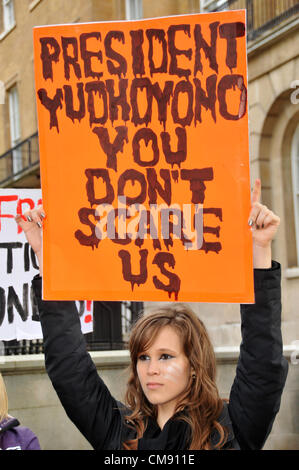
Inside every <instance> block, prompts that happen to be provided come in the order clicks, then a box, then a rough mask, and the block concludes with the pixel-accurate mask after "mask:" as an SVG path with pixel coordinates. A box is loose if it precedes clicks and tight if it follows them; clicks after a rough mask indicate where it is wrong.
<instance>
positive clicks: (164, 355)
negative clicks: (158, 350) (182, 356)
mask: <svg viewBox="0 0 299 470" xmlns="http://www.w3.org/2000/svg"><path fill="white" fill-rule="evenodd" d="M172 358H173V356H171V355H170V354H162V356H161V358H160V359H162V360H163V361H165V360H167V359H172Z"/></svg>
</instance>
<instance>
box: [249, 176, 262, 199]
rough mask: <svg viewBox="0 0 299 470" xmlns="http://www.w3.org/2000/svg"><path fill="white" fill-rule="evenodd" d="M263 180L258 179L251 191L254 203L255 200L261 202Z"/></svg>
mask: <svg viewBox="0 0 299 470" xmlns="http://www.w3.org/2000/svg"><path fill="white" fill-rule="evenodd" d="M261 186H262V184H261V180H260V179H256V180H255V183H254V187H253V190H252V193H251V203H252V204H254V203H255V202H259V200H260V197H261Z"/></svg>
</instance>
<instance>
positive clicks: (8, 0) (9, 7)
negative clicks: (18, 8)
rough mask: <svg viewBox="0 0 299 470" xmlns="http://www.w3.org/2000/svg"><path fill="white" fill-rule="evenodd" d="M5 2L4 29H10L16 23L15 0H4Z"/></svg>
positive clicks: (3, 2)
mask: <svg viewBox="0 0 299 470" xmlns="http://www.w3.org/2000/svg"><path fill="white" fill-rule="evenodd" d="M2 4H3V29H4V32H6V31H9V30H10V29H12V28H13V27H14V25H15V15H14V7H13V0H2Z"/></svg>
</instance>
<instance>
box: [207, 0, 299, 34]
mask: <svg viewBox="0 0 299 470" xmlns="http://www.w3.org/2000/svg"><path fill="white" fill-rule="evenodd" d="M242 9H246V10H247V34H248V35H247V39H248V40H249V41H252V40H254V39H256V38H257V37H258V36H260V35H261V34H263V33H264V32H266V31H267V30H270V29H272V28H274V27H275V26H278V25H279V24H280V23H282V22H283V21H285V20H287V19H289V18H291V17H293V16H296V15H298V14H299V2H298V0H227V1H225V2H221V1H219V0H211V1H210V2H209V1H207V2H205V11H211V12H212V11H224V10H242Z"/></svg>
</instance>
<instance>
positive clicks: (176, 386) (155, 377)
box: [137, 326, 191, 409]
mask: <svg viewBox="0 0 299 470" xmlns="http://www.w3.org/2000/svg"><path fill="white" fill-rule="evenodd" d="M190 370H191V368H190V363H189V360H188V358H187V357H186V356H185V353H184V351H183V347H182V344H181V339H180V337H179V336H178V334H177V333H176V331H175V329H173V328H172V327H171V326H164V327H163V328H162V329H161V330H160V332H159V333H158V335H157V337H156V339H155V341H154V342H153V343H152V345H151V346H150V347H149V348H148V349H147V350H146V351H142V352H141V353H139V355H138V359H137V374H138V378H139V381H140V384H141V387H142V390H143V392H144V394H145V396H146V398H147V399H148V401H149V402H150V403H151V404H153V405H158V406H159V405H168V406H170V407H173V409H175V406H176V404H177V401H178V398H179V396H180V395H181V394H182V393H183V392H184V391H185V390H186V387H187V384H188V381H189V378H190Z"/></svg>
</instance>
